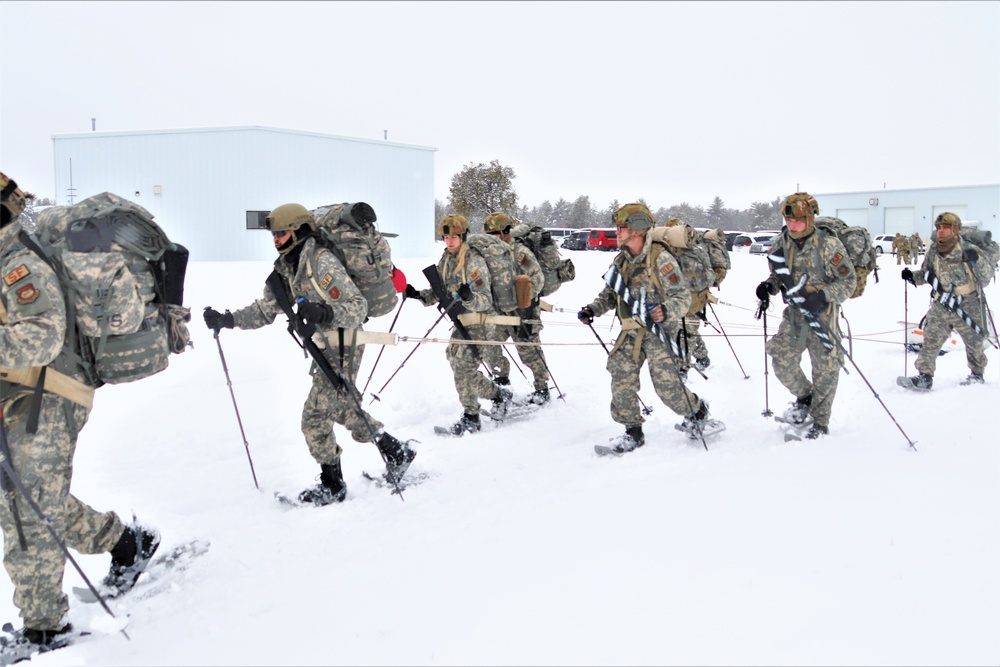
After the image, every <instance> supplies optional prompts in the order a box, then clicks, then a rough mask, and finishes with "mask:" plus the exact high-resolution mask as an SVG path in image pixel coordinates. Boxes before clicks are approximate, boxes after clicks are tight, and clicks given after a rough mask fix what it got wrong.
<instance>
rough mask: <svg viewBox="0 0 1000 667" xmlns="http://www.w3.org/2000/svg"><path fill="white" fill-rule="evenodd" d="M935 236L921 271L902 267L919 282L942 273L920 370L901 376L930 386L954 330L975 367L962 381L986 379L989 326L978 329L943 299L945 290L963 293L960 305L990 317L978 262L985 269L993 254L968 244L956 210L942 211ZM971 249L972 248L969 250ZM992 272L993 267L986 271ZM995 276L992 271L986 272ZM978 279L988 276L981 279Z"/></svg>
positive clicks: (912, 385) (980, 318) (911, 384)
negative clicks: (985, 255)
mask: <svg viewBox="0 0 1000 667" xmlns="http://www.w3.org/2000/svg"><path fill="white" fill-rule="evenodd" d="M934 229H935V232H934V237H933V239H932V243H931V244H930V246H929V247H928V248H927V254H926V255H925V256H924V262H923V264H922V265H921V266H920V269H919V270H918V271H916V272H914V271H911V270H910V269H909V268H906V269H903V271H902V277H903V279H904V280H907V281H909V282H910V283H911V284H913V285H914V286H920V285H923V284H925V283H928V282H932V281H933V280H934V279H935V278H936V279H937V285H935V286H934V288H933V291H932V292H931V307H930V310H928V311H927V316H926V320H925V321H924V342H923V345H922V346H921V347H920V354H918V355H917V361H916V363H915V364H914V366H916V368H917V370H918V371H919V372H920V374H919V375H917V376H916V377H909V378H900V381H899V384H900V385H901V386H903V387H906V388H907V389H916V390H918V391H927V390H929V389H930V388H931V386H932V385H933V383H934V369H935V367H936V365H937V358H938V353H939V352H940V351H941V347H942V346H943V345H944V343H945V341H947V340H948V337H949V336H950V335H951V332H952V330H955V331H957V332H958V335H960V336H961V337H962V342H964V343H965V359H966V363H967V364H968V365H969V370H970V371H971V373H970V374H969V376H968V377H967V378H966V379H965V380H964V381H963V382H962V383H961V384H965V385H968V384H983V382H984V380H983V371H985V369H986V363H987V359H986V353H985V352H984V351H983V346H984V345H985V343H986V336H985V335H983V334H985V330H982V329H981V330H982V331H983V334H980V333H977V332H976V331H975V330H974V329H973V328H972V327H971V326H969V324H968V322H966V320H965V319H964V318H963V317H961V316H960V315H959V314H958V313H956V312H955V311H954V310H952V309H950V308H948V307H947V306H945V305H943V304H942V303H941V301H940V299H941V297H942V295H944V294H948V293H951V294H954V295H957V296H961V297H962V303H961V310H962V311H963V313H964V314H965V315H966V316H967V317H969V318H971V319H972V321H973V322H977V324H978V325H979V326H980V327H982V325H983V324H985V323H986V317H984V316H985V315H986V308H985V304H984V302H983V299H982V296H981V294H980V290H979V285H978V284H977V277H976V274H975V273H974V269H973V265H979V266H978V267H977V268H979V270H980V271H982V270H983V266H984V265H986V264H987V263H988V261H989V260H988V259H985V258H981V257H979V253H978V252H976V251H975V249H972V248H968V247H965V248H963V246H962V242H961V238H960V231H961V229H962V219H961V218H960V217H959V216H957V215H956V214H954V213H942V214H941V215H939V216H938V217H937V219H936V220H935V221H934ZM970 250H971V252H970ZM990 273H992V271H991V270H988V271H987V274H990ZM985 277H987V278H992V276H991V275H986V276H985ZM979 282H983V281H982V280H980V281H979Z"/></svg>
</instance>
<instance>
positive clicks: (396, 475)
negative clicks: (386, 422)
mask: <svg viewBox="0 0 1000 667" xmlns="http://www.w3.org/2000/svg"><path fill="white" fill-rule="evenodd" d="M410 442H411V441H410V440H407V441H406V442H400V441H399V440H397V439H396V438H394V437H393V436H391V435H389V434H388V433H385V432H383V433H382V435H381V436H379V439H378V442H377V443H376V446H377V447H378V449H379V451H380V452H382V456H384V457H385V470H386V473H387V474H389V475H390V476H391V477H392V478H393V479H397V480H398V479H402V477H403V475H405V474H406V470H407V468H409V467H410V464H411V463H412V462H413V459H415V458H416V457H417V453H416V452H415V451H413V449H412V448H411V447H410Z"/></svg>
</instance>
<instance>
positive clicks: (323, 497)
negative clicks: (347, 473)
mask: <svg viewBox="0 0 1000 667" xmlns="http://www.w3.org/2000/svg"><path fill="white" fill-rule="evenodd" d="M346 497H347V484H345V483H344V472H343V470H342V469H341V467H340V461H339V460H338V461H337V462H336V463H333V464H325V463H324V464H323V465H321V466H320V475H319V484H317V485H316V486H311V487H309V488H308V489H306V490H305V491H303V492H302V493H300V494H299V502H300V503H302V504H304V505H315V506H316V507H323V506H325V505H330V504H332V503H339V502H342V501H343V500H344V498H346Z"/></svg>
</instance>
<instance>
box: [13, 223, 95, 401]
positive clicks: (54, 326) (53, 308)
mask: <svg viewBox="0 0 1000 667" xmlns="http://www.w3.org/2000/svg"><path fill="white" fill-rule="evenodd" d="M20 231H21V224H20V223H18V222H13V223H11V224H8V225H7V226H6V227H4V228H3V229H0V275H2V276H3V283H2V285H0V314H4V316H3V317H2V318H0V319H2V320H3V321H4V323H3V325H0V366H3V367H6V368H31V367H35V366H51V367H52V368H55V369H56V370H58V371H60V372H62V373H65V374H66V375H71V376H72V377H74V378H76V379H78V380H81V381H86V376H85V374H84V373H83V370H82V369H81V368H80V367H79V365H78V364H76V363H75V362H74V361H73V360H74V359H75V355H74V354H73V353H72V350H70V349H69V347H68V345H67V339H66V302H65V301H64V297H63V292H62V287H61V286H60V284H59V279H58V278H57V277H56V275H55V273H53V271H52V269H51V267H49V265H48V264H46V262H45V261H44V260H43V259H42V258H41V257H39V256H38V255H37V254H35V253H34V252H33V251H32V250H30V249H28V248H27V247H25V246H24V244H22V243H21V242H20V241H19V240H18V238H17V236H18V234H19V233H20ZM4 387H5V388H4V389H3V390H0V391H2V393H3V394H4V395H6V394H8V393H10V392H11V389H10V386H9V385H6V384H4ZM21 389H22V390H23V389H24V388H23V387H21Z"/></svg>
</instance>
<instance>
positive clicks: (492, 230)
mask: <svg viewBox="0 0 1000 667" xmlns="http://www.w3.org/2000/svg"><path fill="white" fill-rule="evenodd" d="M513 224H514V223H513V221H512V220H511V219H510V216H508V215H507V214H506V213H490V214H489V215H488V216H486V219H485V220H483V231H484V232H486V233H487V234H496V233H497V232H500V233H501V234H506V233H507V232H508V231H509V230H510V228H511V226H512V225H513Z"/></svg>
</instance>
